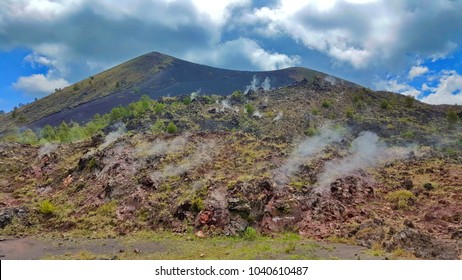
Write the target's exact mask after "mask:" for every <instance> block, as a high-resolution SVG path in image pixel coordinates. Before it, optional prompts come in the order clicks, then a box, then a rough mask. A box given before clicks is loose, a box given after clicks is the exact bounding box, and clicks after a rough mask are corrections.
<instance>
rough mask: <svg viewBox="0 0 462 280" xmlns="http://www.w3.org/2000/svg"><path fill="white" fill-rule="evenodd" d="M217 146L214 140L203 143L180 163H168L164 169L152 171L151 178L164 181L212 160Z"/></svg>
mask: <svg viewBox="0 0 462 280" xmlns="http://www.w3.org/2000/svg"><path fill="white" fill-rule="evenodd" d="M215 148H216V143H215V142H214V141H209V142H206V143H201V144H200V145H199V146H198V147H197V148H196V150H195V151H194V153H193V154H191V155H189V156H188V157H186V158H184V159H183V160H182V161H181V162H180V163H178V164H170V165H167V166H165V167H164V168H163V169H162V170H160V171H156V172H154V173H152V174H151V178H152V179H153V180H155V181H162V180H163V179H165V178H168V177H173V176H179V175H181V174H183V173H185V172H187V171H189V170H192V169H194V168H197V167H199V166H201V165H203V164H205V163H207V162H210V161H211V160H212V159H213V157H214V155H215V152H214V151H215Z"/></svg>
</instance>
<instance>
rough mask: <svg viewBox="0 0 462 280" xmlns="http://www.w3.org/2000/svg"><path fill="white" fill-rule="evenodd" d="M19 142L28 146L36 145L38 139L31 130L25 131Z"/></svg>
mask: <svg viewBox="0 0 462 280" xmlns="http://www.w3.org/2000/svg"><path fill="white" fill-rule="evenodd" d="M21 142H22V143H25V144H29V145H35V144H37V143H38V138H37V135H36V134H35V132H33V131H32V130H31V129H26V130H24V132H23V133H22V134H21Z"/></svg>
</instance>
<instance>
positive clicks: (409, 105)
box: [404, 95, 415, 108]
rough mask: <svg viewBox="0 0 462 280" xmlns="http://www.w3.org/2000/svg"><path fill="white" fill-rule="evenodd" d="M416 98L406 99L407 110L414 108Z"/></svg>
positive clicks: (408, 97) (407, 97) (409, 97)
mask: <svg viewBox="0 0 462 280" xmlns="http://www.w3.org/2000/svg"><path fill="white" fill-rule="evenodd" d="M414 100H415V98H414V96H409V95H407V96H406V98H405V99H404V105H405V106H406V107H407V108H412V106H413V105H414Z"/></svg>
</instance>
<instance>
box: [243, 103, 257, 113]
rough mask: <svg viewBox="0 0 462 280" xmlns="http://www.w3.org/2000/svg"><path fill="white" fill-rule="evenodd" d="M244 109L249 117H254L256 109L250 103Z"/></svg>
mask: <svg viewBox="0 0 462 280" xmlns="http://www.w3.org/2000/svg"><path fill="white" fill-rule="evenodd" d="M244 109H245V111H246V112H247V115H249V116H252V114H253V113H254V112H255V108H253V106H252V104H250V103H247V104H245V106H244Z"/></svg>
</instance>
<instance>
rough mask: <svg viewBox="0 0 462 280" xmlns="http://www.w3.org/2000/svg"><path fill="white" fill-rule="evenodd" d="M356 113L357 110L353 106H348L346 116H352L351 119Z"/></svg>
mask: <svg viewBox="0 0 462 280" xmlns="http://www.w3.org/2000/svg"><path fill="white" fill-rule="evenodd" d="M354 113H355V110H354V109H353V108H351V107H348V108H347V109H346V111H345V116H346V117H347V118H350V119H351V118H352V117H353V115H354Z"/></svg>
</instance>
